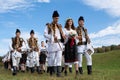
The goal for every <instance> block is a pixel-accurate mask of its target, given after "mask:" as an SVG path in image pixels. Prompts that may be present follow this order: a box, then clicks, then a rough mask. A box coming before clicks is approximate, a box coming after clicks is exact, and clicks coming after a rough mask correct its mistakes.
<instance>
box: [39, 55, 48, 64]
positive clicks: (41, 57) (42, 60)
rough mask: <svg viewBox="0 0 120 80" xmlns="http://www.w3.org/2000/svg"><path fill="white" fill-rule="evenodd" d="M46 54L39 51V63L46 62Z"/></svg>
mask: <svg viewBox="0 0 120 80" xmlns="http://www.w3.org/2000/svg"><path fill="white" fill-rule="evenodd" d="M46 57H47V56H46V54H45V53H41V54H40V64H45V62H46Z"/></svg>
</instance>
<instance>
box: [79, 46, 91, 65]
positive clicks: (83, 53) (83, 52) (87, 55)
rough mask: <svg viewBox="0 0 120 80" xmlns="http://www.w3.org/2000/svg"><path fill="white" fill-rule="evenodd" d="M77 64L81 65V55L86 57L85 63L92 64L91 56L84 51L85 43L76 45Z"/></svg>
mask: <svg viewBox="0 0 120 80" xmlns="http://www.w3.org/2000/svg"><path fill="white" fill-rule="evenodd" d="M78 52H79V53H78V66H79V67H82V61H83V55H84V56H85V58H86V61H87V65H92V56H91V55H89V54H88V53H87V52H86V45H82V46H78Z"/></svg>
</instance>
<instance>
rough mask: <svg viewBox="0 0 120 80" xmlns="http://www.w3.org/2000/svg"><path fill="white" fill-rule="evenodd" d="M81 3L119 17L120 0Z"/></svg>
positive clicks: (91, 0) (85, 0)
mask: <svg viewBox="0 0 120 80" xmlns="http://www.w3.org/2000/svg"><path fill="white" fill-rule="evenodd" d="M83 2H84V3H85V4H87V5H89V6H92V7H94V8H95V9H97V10H104V11H106V12H107V13H108V14H110V15H112V16H116V17H120V0H83Z"/></svg>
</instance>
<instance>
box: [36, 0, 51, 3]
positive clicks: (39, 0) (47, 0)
mask: <svg viewBox="0 0 120 80" xmlns="http://www.w3.org/2000/svg"><path fill="white" fill-rule="evenodd" d="M37 1H38V2H46V3H49V2H50V0H37Z"/></svg>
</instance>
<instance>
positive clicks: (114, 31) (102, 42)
mask: <svg viewBox="0 0 120 80" xmlns="http://www.w3.org/2000/svg"><path fill="white" fill-rule="evenodd" d="M90 38H91V40H92V43H93V45H94V47H99V46H108V45H113V44H115V45H118V44H120V21H118V22H116V23H114V24H113V25H111V26H108V27H107V28H105V29H103V30H100V31H98V32H94V33H90Z"/></svg>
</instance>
